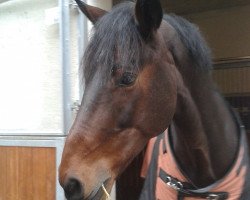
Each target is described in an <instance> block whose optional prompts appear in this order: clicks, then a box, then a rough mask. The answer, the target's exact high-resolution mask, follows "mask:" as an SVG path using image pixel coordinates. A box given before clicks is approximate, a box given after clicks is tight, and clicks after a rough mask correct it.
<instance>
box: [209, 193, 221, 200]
mask: <svg viewBox="0 0 250 200" xmlns="http://www.w3.org/2000/svg"><path fill="white" fill-rule="evenodd" d="M206 199H208V200H219V199H220V197H219V195H217V194H209V195H208V197H207V198H206Z"/></svg>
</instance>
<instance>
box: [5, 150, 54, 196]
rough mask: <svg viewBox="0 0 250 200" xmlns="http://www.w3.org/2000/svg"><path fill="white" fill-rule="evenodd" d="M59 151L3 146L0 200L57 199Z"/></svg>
mask: <svg viewBox="0 0 250 200" xmlns="http://www.w3.org/2000/svg"><path fill="white" fill-rule="evenodd" d="M55 153H56V150H55V148H37V147H36V148H33V147H32V148H31V147H0V183H1V187H0V200H55V188H56V155H55Z"/></svg>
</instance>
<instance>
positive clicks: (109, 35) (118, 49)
mask: <svg viewBox="0 0 250 200" xmlns="http://www.w3.org/2000/svg"><path fill="white" fill-rule="evenodd" d="M164 19H165V20H166V21H167V22H168V23H169V24H170V25H171V26H173V28H174V29H175V30H176V32H177V34H178V36H179V38H180V40H181V42H182V43H183V45H184V47H185V48H186V49H187V52H188V55H189V57H190V58H191V61H192V62H193V64H192V65H193V66H194V67H195V68H198V69H202V70H205V71H208V70H210V69H211V68H212V62H211V56H210V50H209V48H208V47H207V45H206V42H205V41H204V39H203V38H202V36H201V34H200V32H199V30H198V28H197V27H196V26H195V25H193V24H191V23H190V22H188V21H187V20H185V19H183V18H182V17H178V16H175V15H165V16H164ZM145 48H147V47H146V45H145V42H144V40H143V38H142V37H141V34H140V33H139V31H138V27H137V24H136V21H135V16H134V3H131V2H127V3H123V4H119V5H118V6H116V7H115V8H114V9H113V10H112V11H111V12H110V13H108V14H106V15H104V16H103V17H102V18H101V19H100V20H99V21H98V22H97V23H96V25H95V27H94V34H93V36H92V38H91V41H90V43H89V45H88V47H87V49H86V51H85V55H84V63H83V67H84V78H85V81H86V82H88V81H89V80H90V79H91V78H92V77H93V75H94V74H95V72H96V71H97V70H101V73H100V74H102V79H103V81H106V80H107V79H109V77H110V75H111V70H112V68H113V67H115V66H119V67H122V68H126V70H129V71H132V72H135V71H136V72H138V70H139V66H141V64H142V63H141V62H142V60H143V58H142V57H143V55H144V53H145V52H146V51H145ZM172 53H174V52H172ZM144 58H145V56H144ZM117 60H118V61H119V63H117Z"/></svg>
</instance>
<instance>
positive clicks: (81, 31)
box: [78, 1, 88, 102]
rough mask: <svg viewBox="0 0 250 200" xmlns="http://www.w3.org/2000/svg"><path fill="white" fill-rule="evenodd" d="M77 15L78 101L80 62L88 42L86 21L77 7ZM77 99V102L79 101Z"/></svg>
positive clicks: (81, 92) (81, 85)
mask: <svg viewBox="0 0 250 200" xmlns="http://www.w3.org/2000/svg"><path fill="white" fill-rule="evenodd" d="M85 2H86V1H85ZM78 12H79V15H78V52H79V54H78V55H79V58H78V66H79V77H78V78H79V92H80V94H79V97H80V99H79V100H80V101H81V98H82V96H83V93H84V87H85V85H84V80H83V75H84V74H83V70H82V69H80V67H81V62H82V58H83V54H84V51H85V48H86V46H87V43H88V23H87V18H86V17H85V16H84V15H83V13H82V12H81V11H80V10H79V9H78ZM80 101H79V102H80Z"/></svg>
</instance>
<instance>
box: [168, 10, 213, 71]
mask: <svg viewBox="0 0 250 200" xmlns="http://www.w3.org/2000/svg"><path fill="white" fill-rule="evenodd" d="M164 20H166V21H167V22H168V23H169V24H170V25H171V26H172V27H173V28H174V29H175V31H176V32H177V34H178V37H179V39H180V40H181V42H182V43H183V45H184V47H185V48H186V49H187V52H188V56H189V57H190V59H191V61H192V64H193V66H194V67H195V68H196V69H200V70H202V71H210V70H211V69H212V59H211V51H210V49H209V47H208V45H207V43H206V41H205V40H204V39H203V37H202V36H201V34H200V31H199V28H198V27H197V26H196V25H194V24H192V23H190V22H189V21H187V20H186V19H184V18H182V17H180V16H177V15H174V14H172V15H164ZM172 53H173V52H172Z"/></svg>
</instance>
